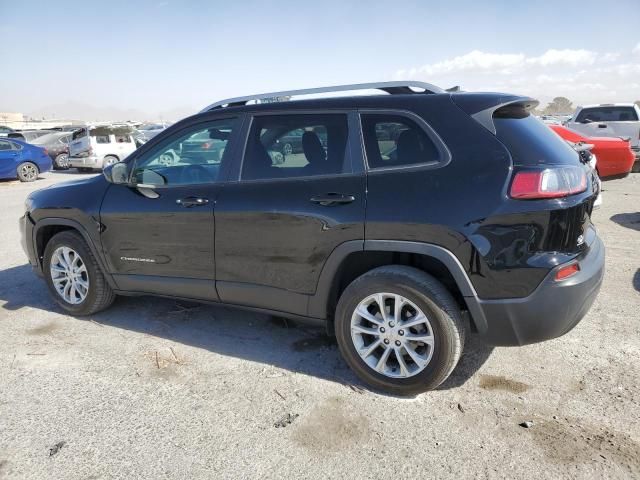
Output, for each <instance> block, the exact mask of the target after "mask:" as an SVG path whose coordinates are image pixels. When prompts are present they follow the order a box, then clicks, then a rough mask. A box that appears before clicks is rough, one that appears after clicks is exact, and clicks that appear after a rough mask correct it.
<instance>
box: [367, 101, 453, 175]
mask: <svg viewBox="0 0 640 480" xmlns="http://www.w3.org/2000/svg"><path fill="white" fill-rule="evenodd" d="M361 118H362V135H363V139H364V145H365V149H366V152H367V163H368V165H369V168H384V167H402V166H411V165H420V164H429V163H437V162H440V161H441V160H443V155H442V152H441V151H440V150H439V149H438V147H437V146H436V144H435V143H434V141H433V140H432V139H431V138H430V137H429V135H427V133H426V132H425V131H424V129H423V128H422V127H420V126H419V125H418V124H417V123H416V122H414V121H413V120H411V119H409V118H406V117H404V116H402V115H387V114H378V113H372V114H363V115H361Z"/></svg>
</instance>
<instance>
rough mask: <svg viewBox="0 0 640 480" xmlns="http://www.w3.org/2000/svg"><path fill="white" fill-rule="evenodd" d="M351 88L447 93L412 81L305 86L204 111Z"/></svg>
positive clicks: (223, 103)
mask: <svg viewBox="0 0 640 480" xmlns="http://www.w3.org/2000/svg"><path fill="white" fill-rule="evenodd" d="M411 88H419V89H423V90H424V92H415V91H414V90H411ZM351 90H382V91H384V92H387V93H390V94H399V93H446V92H445V90H443V89H442V88H440V87H437V86H435V85H432V84H430V83H425V82H412V81H395V82H377V83H354V84H352V85H335V86H333V87H318V88H305V89H303V90H289V91H284V92H271V93H260V94H258V95H248V96H246V97H236V98H227V99H225V100H220V101H219V102H216V103H212V104H211V105H209V106H208V107H206V108H204V109H202V110H201V111H200V113H202V112H208V111H210V110H214V109H216V108H223V107H237V106H240V105H246V103H247V102H249V101H252V100H255V101H256V102H259V101H261V100H269V101H270V103H272V102H273V101H274V99H278V98H279V97H293V96H297V95H314V94H318V93H330V92H345V91H351ZM276 101H278V100H276Z"/></svg>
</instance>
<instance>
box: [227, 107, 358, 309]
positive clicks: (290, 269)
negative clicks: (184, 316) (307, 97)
mask: <svg viewBox="0 0 640 480" xmlns="http://www.w3.org/2000/svg"><path fill="white" fill-rule="evenodd" d="M354 118H355V117H350V116H349V115H348V114H347V113H346V112H344V113H304V114H297V113H290V112H289V113H282V114H269V115H256V116H254V117H253V119H252V120H251V122H250V126H249V127H248V128H247V129H248V135H247V140H246V146H245V150H244V158H243V162H242V167H241V168H237V169H236V171H235V172H234V174H233V176H232V178H234V179H235V181H232V182H230V183H228V184H227V185H225V186H224V188H223V189H222V190H221V192H220V195H219V196H218V199H217V202H216V211H215V216H216V247H215V250H216V287H217V289H218V293H219V295H220V299H221V301H223V302H228V303H236V304H244V305H249V306H255V307H261V308H268V309H271V310H279V311H287V312H291V313H297V314H300V315H305V314H307V311H308V309H307V304H308V300H309V297H310V296H311V295H313V294H314V293H315V292H316V289H317V285H318V278H319V276H320V273H321V270H322V268H323V266H324V265H325V262H326V260H327V258H328V257H329V256H330V255H331V253H332V252H333V250H334V249H335V248H336V247H338V246H339V245H341V244H343V243H345V242H349V241H353V240H355V241H359V242H363V240H364V215H365V175H364V172H363V168H362V165H360V163H361V154H360V153H359V150H358V147H357V146H358V145H359V141H358V140H357V138H356V137H357V128H356V129H354V128H349V124H350V123H351V124H353V121H354ZM296 130H302V131H303V132H304V133H303V134H302V136H301V147H300V149H301V151H299V152H297V153H295V150H294V149H291V153H288V152H289V149H287V152H284V153H283V151H282V150H283V149H282V147H281V144H282V140H283V139H285V140H286V139H288V138H290V137H291V135H292V134H293V132H296ZM323 139H324V142H323ZM358 159H360V161H358ZM352 160H353V161H352Z"/></svg>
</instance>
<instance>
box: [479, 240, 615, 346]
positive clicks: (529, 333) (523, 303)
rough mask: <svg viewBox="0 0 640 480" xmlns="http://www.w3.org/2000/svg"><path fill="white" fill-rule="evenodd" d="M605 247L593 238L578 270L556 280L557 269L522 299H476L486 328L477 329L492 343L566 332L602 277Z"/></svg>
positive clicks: (582, 313)
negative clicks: (569, 275)
mask: <svg viewBox="0 0 640 480" xmlns="http://www.w3.org/2000/svg"><path fill="white" fill-rule="evenodd" d="M604 260H605V248H604V244H603V243H602V240H600V238H599V237H596V239H595V240H594V242H593V244H592V245H591V247H590V249H589V251H588V253H587V254H586V255H585V256H583V257H582V258H580V259H579V263H580V272H578V273H577V274H575V275H573V276H572V277H570V278H568V279H566V280H564V281H560V282H556V281H555V280H554V275H555V271H556V270H557V268H560V267H562V265H561V266H560V267H557V268H556V269H554V270H552V271H551V272H550V273H549V275H547V277H546V278H545V279H544V280H543V281H542V283H541V284H540V285H539V286H538V288H536V290H535V291H534V292H533V293H532V294H531V295H529V296H528V297H524V298H510V299H503V300H478V303H479V305H478V306H479V308H480V310H481V312H482V313H483V314H484V317H485V320H486V325H487V328H486V330H485V331H484V332H480V336H481V337H482V339H483V340H484V341H485V342H486V343H489V344H491V345H498V346H513V345H526V344H529V343H536V342H541V341H544V340H549V339H552V338H556V337H559V336H561V335H564V334H565V333H567V332H569V331H570V330H571V329H572V328H573V327H575V326H576V325H577V324H578V322H580V320H582V318H583V317H584V316H585V315H586V314H587V312H588V311H589V309H590V308H591V305H592V304H593V302H594V300H595V298H596V296H597V294H598V291H599V290H600V285H601V284H602V278H603V276H604Z"/></svg>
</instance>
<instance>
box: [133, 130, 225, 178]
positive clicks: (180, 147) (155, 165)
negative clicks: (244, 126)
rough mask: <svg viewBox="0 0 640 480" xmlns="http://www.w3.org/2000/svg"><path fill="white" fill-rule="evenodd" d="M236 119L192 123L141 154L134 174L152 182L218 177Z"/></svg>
mask: <svg viewBox="0 0 640 480" xmlns="http://www.w3.org/2000/svg"><path fill="white" fill-rule="evenodd" d="M236 123H237V120H236V119H225V120H217V121H213V122H207V123H203V124H199V125H197V126H193V127H191V128H189V129H187V130H186V131H183V132H182V133H179V134H178V135H177V136H174V137H172V138H169V139H168V140H166V141H164V142H163V143H161V144H160V145H159V146H158V147H157V148H154V149H153V150H151V151H150V152H147V153H146V154H145V155H143V156H141V157H140V158H139V159H138V160H137V161H136V165H135V168H134V172H133V177H134V178H135V179H136V181H137V182H138V183H146V184H151V185H189V184H198V183H211V182H215V181H216V180H218V178H219V175H220V168H221V165H222V163H223V162H224V161H225V160H226V158H227V156H228V155H226V152H227V150H226V146H227V143H228V142H229V139H230V138H231V134H232V133H233V131H234V129H235V128H236Z"/></svg>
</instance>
